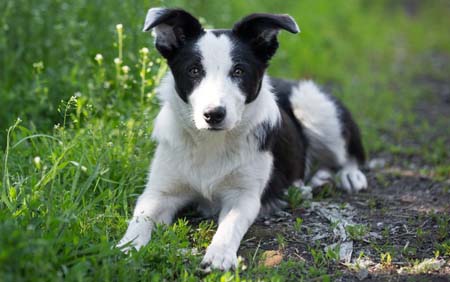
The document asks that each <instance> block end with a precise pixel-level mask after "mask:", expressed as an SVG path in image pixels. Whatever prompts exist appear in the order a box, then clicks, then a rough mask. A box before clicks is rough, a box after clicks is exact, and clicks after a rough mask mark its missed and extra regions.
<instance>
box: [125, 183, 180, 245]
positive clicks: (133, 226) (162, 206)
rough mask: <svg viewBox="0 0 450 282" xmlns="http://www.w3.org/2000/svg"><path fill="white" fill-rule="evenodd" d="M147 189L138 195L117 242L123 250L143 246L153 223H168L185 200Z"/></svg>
mask: <svg viewBox="0 0 450 282" xmlns="http://www.w3.org/2000/svg"><path fill="white" fill-rule="evenodd" d="M147 190H150V189H146V191H144V193H143V194H142V195H141V196H140V197H139V199H138V202H137V204H136V208H135V209H134V213H133V218H132V219H131V221H130V223H129V225H128V229H127V232H126V233H125V235H124V236H123V238H122V239H121V240H120V241H119V243H118V244H117V247H118V248H122V250H123V251H124V252H128V251H129V250H130V249H131V248H135V249H137V250H139V249H140V248H141V247H143V246H145V245H146V244H147V243H148V242H149V241H150V238H151V234H152V229H153V227H154V225H155V224H157V223H163V224H170V223H171V222H172V219H173V216H174V215H175V213H176V212H177V211H178V210H179V209H180V208H181V207H183V206H184V205H185V204H186V202H187V198H183V197H178V196H170V195H165V194H164V193H161V192H159V191H156V192H153V191H147ZM127 244H128V245H127ZM125 245H127V246H125Z"/></svg>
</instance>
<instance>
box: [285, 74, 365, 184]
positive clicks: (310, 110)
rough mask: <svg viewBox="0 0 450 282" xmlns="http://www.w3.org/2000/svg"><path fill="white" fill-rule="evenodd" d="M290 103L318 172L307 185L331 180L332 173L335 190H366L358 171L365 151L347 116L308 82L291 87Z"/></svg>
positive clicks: (348, 114)
mask: <svg viewBox="0 0 450 282" xmlns="http://www.w3.org/2000/svg"><path fill="white" fill-rule="evenodd" d="M290 102H291V106H292V110H293V113H294V115H295V117H296V118H297V119H299V121H300V122H301V124H302V127H303V130H304V133H305V136H306V138H307V140H308V157H309V158H311V160H310V161H312V162H316V163H318V165H319V168H320V169H319V171H318V172H317V173H316V174H315V175H314V176H313V177H312V178H311V182H310V184H311V185H315V186H318V185H322V184H323V183H326V182H328V181H329V180H333V177H332V173H331V172H337V184H338V187H340V188H342V189H344V190H346V191H348V192H353V191H359V190H362V189H366V188H367V180H366V177H365V176H364V174H363V173H362V172H361V170H360V169H359V166H360V165H362V164H363V163H364V160H365V155H364V149H363V146H362V142H361V136H360V132H359V129H358V126H357V125H356V123H355V122H354V120H353V118H352V116H351V114H350V112H349V111H348V110H347V109H346V108H345V107H344V106H343V105H342V103H340V102H339V101H338V100H337V99H336V98H335V97H333V96H330V95H328V94H325V93H323V92H322V91H320V89H319V88H318V87H317V86H316V85H315V84H314V83H313V82H311V81H302V82H300V83H299V84H298V85H297V87H294V88H293V89H292V94H291V97H290Z"/></svg>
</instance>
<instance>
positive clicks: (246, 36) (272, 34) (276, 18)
mask: <svg viewBox="0 0 450 282" xmlns="http://www.w3.org/2000/svg"><path fill="white" fill-rule="evenodd" d="M281 29H284V30H287V31H289V32H291V33H298V32H300V29H299V28H298V25H297V23H296V22H295V20H294V19H293V18H292V17H291V16H289V15H279V14H251V15H248V16H246V17H244V18H243V19H242V20H240V21H239V22H237V23H236V24H235V25H234V27H233V32H234V33H235V34H236V35H237V36H238V37H239V38H241V39H242V40H244V41H245V42H247V43H249V44H250V46H251V47H252V49H253V51H254V52H255V54H256V55H257V56H258V57H260V58H261V59H262V60H263V61H265V62H267V61H269V60H270V58H271V57H272V56H273V55H274V54H275V51H276V50H277V48H278V40H277V34H278V32H279V31H280V30H281Z"/></svg>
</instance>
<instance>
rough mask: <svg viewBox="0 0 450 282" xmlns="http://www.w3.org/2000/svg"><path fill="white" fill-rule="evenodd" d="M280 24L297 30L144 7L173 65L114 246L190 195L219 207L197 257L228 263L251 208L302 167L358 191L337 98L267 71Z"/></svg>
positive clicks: (298, 175) (353, 134)
mask: <svg viewBox="0 0 450 282" xmlns="http://www.w3.org/2000/svg"><path fill="white" fill-rule="evenodd" d="M281 30H285V31H288V32H290V33H293V34H295V33H298V32H299V31H300V30H299V28H298V26H297V23H296V22H295V20H294V19H293V18H292V17H291V16H289V15H281V14H263V13H257V14H251V15H248V16H246V17H244V18H243V19H241V20H240V21H239V22H237V23H236V24H234V26H233V28H232V29H211V30H208V29H204V28H203V27H202V26H201V24H200V23H199V21H198V20H197V19H196V18H195V17H194V16H192V15H191V14H189V13H188V12H186V11H184V10H182V9H168V8H152V9H150V10H149V11H148V13H147V16H146V19H145V24H144V31H145V32H148V31H153V32H154V36H155V47H156V49H157V50H158V51H159V53H160V54H161V55H162V56H163V57H164V58H165V60H166V61H167V63H168V66H169V69H170V71H169V72H168V73H167V75H166V76H165V78H164V79H163V80H162V82H161V85H160V86H159V88H158V96H159V98H160V100H161V109H160V112H159V114H158V116H157V117H156V120H155V124H154V129H153V134H152V137H153V138H154V139H155V140H156V141H157V142H158V146H157V148H156V151H155V154H154V158H153V161H152V164H151V166H150V171H149V175H148V181H147V184H146V187H145V190H144V192H143V193H142V195H140V197H139V199H138V201H137V204H136V207H135V210H134V215H133V218H132V219H131V220H130V222H129V226H128V229H127V231H126V233H125V235H124V237H123V238H122V239H121V240H120V242H119V243H118V244H117V246H118V247H120V248H121V249H122V250H123V251H125V252H128V251H129V250H130V249H131V248H135V249H140V248H141V247H143V246H145V245H146V244H147V243H148V242H149V240H150V237H151V233H152V229H153V228H154V225H155V224H159V223H162V224H170V223H171V221H172V220H173V217H174V216H175V214H176V213H177V212H178V211H179V210H180V209H181V208H183V207H185V206H187V205H189V204H192V203H198V204H199V208H200V209H201V210H202V211H203V212H205V213H208V214H209V215H218V229H217V231H216V233H215V235H214V237H213V239H212V242H211V244H210V245H209V247H208V248H207V249H206V254H205V256H204V258H203V260H202V264H201V265H202V267H204V268H208V269H221V270H228V269H230V268H234V267H236V266H237V251H238V248H239V245H240V241H241V239H242V238H243V236H244V235H245V233H246V232H247V229H248V228H249V227H250V225H251V224H252V223H253V222H254V220H255V219H256V218H257V216H258V214H259V213H260V212H263V211H271V210H273V209H274V208H277V207H279V206H280V204H281V203H282V197H283V195H284V192H285V191H286V189H287V188H288V187H289V186H292V185H294V184H296V183H297V184H298V183H303V182H304V181H305V179H306V177H307V174H308V172H307V169H308V167H309V164H310V163H312V162H314V163H317V164H318V166H319V170H318V171H317V173H316V174H315V175H314V176H313V177H311V179H310V181H309V184H310V185H311V186H319V185H322V184H323V183H325V182H327V181H330V179H335V178H338V179H339V187H341V188H342V189H344V190H346V191H349V192H357V191H360V190H362V189H366V188H367V180H366V177H365V176H364V174H363V173H362V172H361V170H360V166H361V165H362V164H363V163H364V160H365V155H364V148H363V145H362V141H361V136H360V131H359V129H358V126H357V125H356V123H355V121H354V120H353V118H352V116H351V114H350V112H349V111H348V110H347V109H346V108H345V107H344V106H343V104H342V103H340V102H339V101H338V100H337V99H336V98H335V97H333V96H331V95H328V94H325V93H324V92H322V91H321V90H320V89H319V87H318V86H317V85H316V84H314V83H313V82H312V81H288V80H282V79H276V78H271V77H269V76H268V75H266V69H267V67H268V65H269V61H270V59H271V58H272V56H273V55H274V54H275V52H276V50H277V48H278V45H279V44H278V41H277V34H278V33H279V32H280V31H281ZM336 173H337V177H335V174H336Z"/></svg>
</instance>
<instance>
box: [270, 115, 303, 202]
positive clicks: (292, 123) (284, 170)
mask: <svg viewBox="0 0 450 282" xmlns="http://www.w3.org/2000/svg"><path fill="white" fill-rule="evenodd" d="M280 112H281V124H280V127H279V128H278V129H277V131H276V134H273V135H272V140H271V141H270V142H266V144H267V145H270V147H271V148H270V151H271V152H272V155H273V158H274V161H273V168H272V175H271V178H270V180H269V182H268V184H267V186H266V188H265V190H264V194H263V196H262V204H263V205H270V204H271V203H272V202H276V201H277V200H278V199H281V198H282V197H283V195H284V192H285V191H286V189H287V188H289V186H290V185H292V183H293V182H294V181H296V180H299V179H303V178H304V173H305V151H306V150H305V138H304V135H303V132H302V130H301V126H300V125H299V124H298V122H297V121H296V120H295V119H292V118H291V117H290V115H289V114H288V113H287V112H286V111H285V110H284V109H283V108H280Z"/></svg>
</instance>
